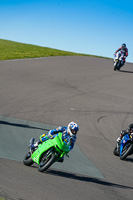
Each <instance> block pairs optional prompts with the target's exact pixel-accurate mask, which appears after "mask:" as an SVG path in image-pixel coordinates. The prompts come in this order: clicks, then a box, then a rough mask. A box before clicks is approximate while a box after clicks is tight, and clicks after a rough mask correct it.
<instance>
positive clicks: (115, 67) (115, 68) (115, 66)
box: [114, 62, 117, 71]
mask: <svg viewBox="0 0 133 200" xmlns="http://www.w3.org/2000/svg"><path fill="white" fill-rule="evenodd" d="M116 70H117V62H116V63H115V65H114V71H116Z"/></svg>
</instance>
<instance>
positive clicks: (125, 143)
mask: <svg viewBox="0 0 133 200" xmlns="http://www.w3.org/2000/svg"><path fill="white" fill-rule="evenodd" d="M113 153H114V155H115V156H119V157H120V159H121V160H124V159H125V158H126V157H127V156H129V155H131V154H133V136H132V135H129V134H126V135H125V136H124V137H123V138H122V140H121V141H120V142H119V143H117V145H116V147H115V149H114V151H113Z"/></svg>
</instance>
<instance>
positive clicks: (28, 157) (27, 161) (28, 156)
mask: <svg viewBox="0 0 133 200" xmlns="http://www.w3.org/2000/svg"><path fill="white" fill-rule="evenodd" d="M23 163H24V165H27V166H30V165H32V164H33V163H34V162H33V160H32V158H31V152H28V153H27V154H26V155H25V156H24V160H23Z"/></svg>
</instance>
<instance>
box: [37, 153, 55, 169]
mask: <svg viewBox="0 0 133 200" xmlns="http://www.w3.org/2000/svg"><path fill="white" fill-rule="evenodd" d="M55 157H56V156H55V153H54V152H53V151H51V150H49V151H47V152H46V153H45V154H43V156H42V158H41V162H40V164H39V168H38V171H39V172H43V171H46V170H47V169H48V168H49V167H50V166H51V165H52V164H53V163H54V161H55Z"/></svg>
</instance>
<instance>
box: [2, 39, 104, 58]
mask: <svg viewBox="0 0 133 200" xmlns="http://www.w3.org/2000/svg"><path fill="white" fill-rule="evenodd" d="M79 55H80V56H81V55H83V56H93V55H86V54H78V53H73V52H68V51H61V50H57V49H52V48H47V47H40V46H36V45H31V44H24V43H18V42H13V41H9V40H3V39H0V60H12V59H22V58H37V57H50V56H79ZM96 57H100V56H96ZM102 58H103V57H102Z"/></svg>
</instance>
